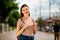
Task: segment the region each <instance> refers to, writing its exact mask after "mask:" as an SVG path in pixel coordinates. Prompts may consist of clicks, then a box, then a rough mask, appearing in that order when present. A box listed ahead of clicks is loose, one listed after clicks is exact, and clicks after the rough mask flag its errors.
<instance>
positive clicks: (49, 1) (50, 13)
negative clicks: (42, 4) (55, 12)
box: [49, 0, 51, 18]
mask: <svg viewBox="0 0 60 40" xmlns="http://www.w3.org/2000/svg"><path fill="white" fill-rule="evenodd" d="M50 17H51V1H50V0H49V18H50Z"/></svg>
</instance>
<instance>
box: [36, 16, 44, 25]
mask: <svg viewBox="0 0 60 40" xmlns="http://www.w3.org/2000/svg"><path fill="white" fill-rule="evenodd" d="M43 22H44V21H43V19H42V18H40V17H39V18H38V19H37V24H38V26H41V25H43Z"/></svg>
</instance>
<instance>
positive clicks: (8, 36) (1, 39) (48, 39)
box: [0, 30, 54, 40]
mask: <svg viewBox="0 0 60 40" xmlns="http://www.w3.org/2000/svg"><path fill="white" fill-rule="evenodd" d="M15 34H16V33H15V30H14V31H9V32H5V33H2V34H1V33H0V40H17V38H16V35H15ZM35 40H54V35H53V34H51V33H45V32H40V31H37V33H36V35H35Z"/></svg>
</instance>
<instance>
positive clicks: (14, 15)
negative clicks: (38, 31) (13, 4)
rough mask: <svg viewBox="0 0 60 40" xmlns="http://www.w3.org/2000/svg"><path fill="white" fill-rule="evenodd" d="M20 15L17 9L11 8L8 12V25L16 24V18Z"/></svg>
mask: <svg viewBox="0 0 60 40" xmlns="http://www.w3.org/2000/svg"><path fill="white" fill-rule="evenodd" d="M19 17H20V14H19V13H18V11H16V10H13V11H11V13H10V14H9V20H8V23H9V25H10V26H12V27H13V26H16V23H17V20H18V18H19Z"/></svg>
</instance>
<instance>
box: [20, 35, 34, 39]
mask: <svg viewBox="0 0 60 40" xmlns="http://www.w3.org/2000/svg"><path fill="white" fill-rule="evenodd" d="M20 40H34V36H26V35H20Z"/></svg>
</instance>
